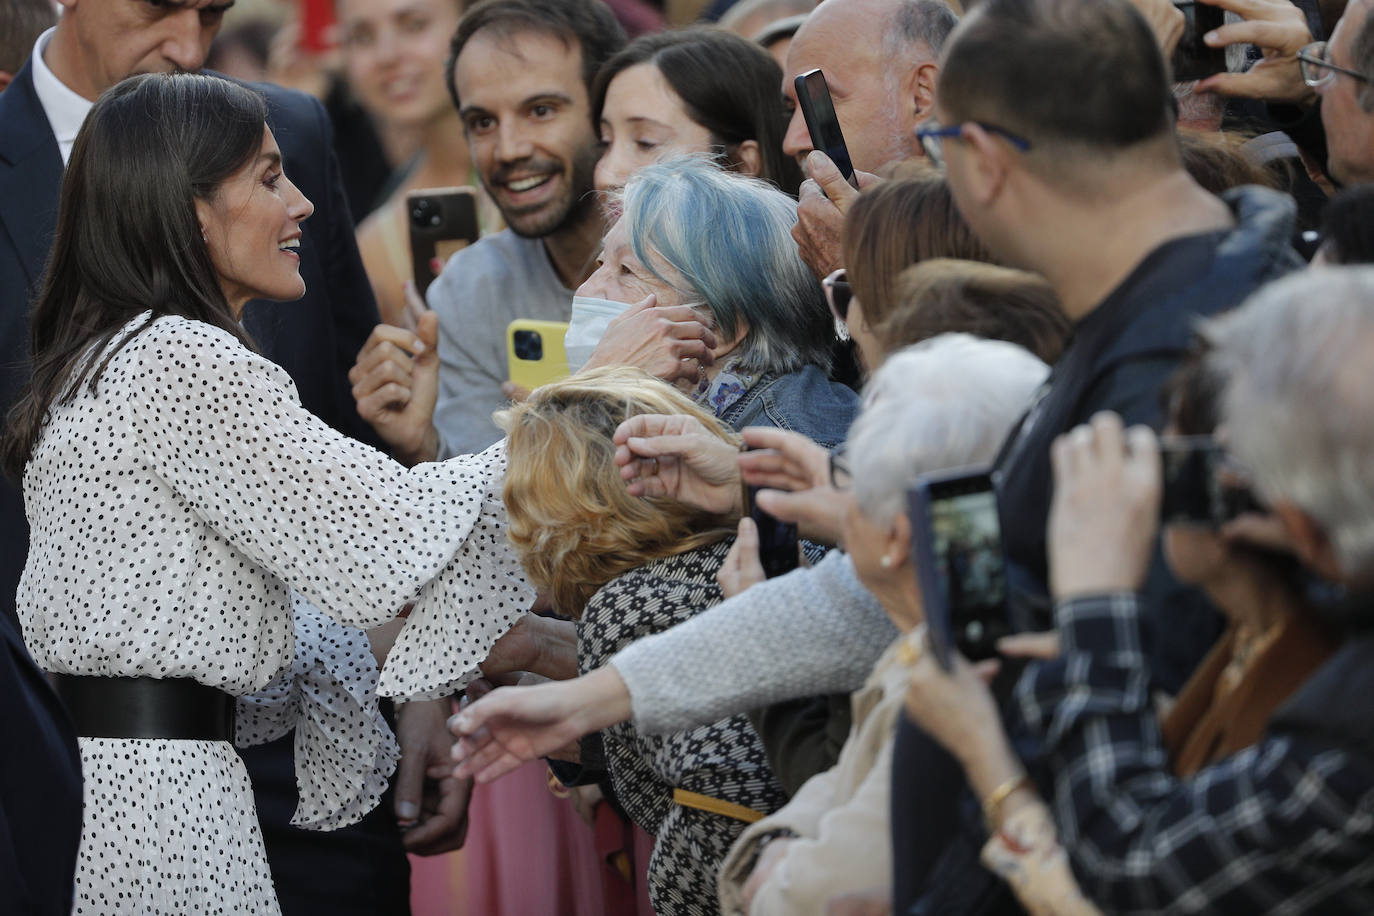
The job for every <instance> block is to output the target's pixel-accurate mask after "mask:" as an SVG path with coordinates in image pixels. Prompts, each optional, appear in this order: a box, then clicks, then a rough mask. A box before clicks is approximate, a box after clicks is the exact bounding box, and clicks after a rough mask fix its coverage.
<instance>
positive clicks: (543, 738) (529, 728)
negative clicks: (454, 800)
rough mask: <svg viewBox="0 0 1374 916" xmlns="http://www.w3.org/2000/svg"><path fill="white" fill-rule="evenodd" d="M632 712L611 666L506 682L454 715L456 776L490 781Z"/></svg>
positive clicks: (626, 691)
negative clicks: (543, 680)
mask: <svg viewBox="0 0 1374 916" xmlns="http://www.w3.org/2000/svg"><path fill="white" fill-rule="evenodd" d="M630 713H631V709H630V691H629V689H628V688H627V687H626V686H625V682H624V681H623V680H621V679H620V675H619V674H618V673H617V672H616V670H615V669H614V668H612V667H610V666H609V665H608V666H606V667H604V668H598V669H597V670H596V671H593V672H591V673H590V674H586V675H583V676H582V677H579V678H576V679H575V680H571V681H556V682H551V683H547V684H537V685H535V686H532V687H502V688H500V689H499V690H495V691H493V692H491V693H489V694H487V695H486V696H484V697H482V698H481V699H480V700H478V701H477V702H475V703H472V704H470V705H469V706H468V707H467V708H466V709H464V710H463V711H462V712H460V713H458V715H456V716H454V717H453V718H451V719H449V731H451V732H452V733H453V735H454V737H456V738H457V739H458V741H457V743H455V744H454V745H453V760H454V762H455V763H457V767H456V768H455V770H454V775H455V776H457V777H459V778H460V779H464V778H468V777H472V778H475V779H476V780H477V781H478V782H480V783H486V782H491V781H492V780H493V779H497V778H499V777H501V776H504V775H505V774H507V773H509V772H511V771H512V770H514V769H515V768H516V767H518V766H520V765H521V764H522V763H525V762H527V761H530V760H534V759H535V758H537V757H544V756H547V755H548V754H551V753H554V752H556V751H558V750H559V749H560V748H563V747H565V746H567V745H568V744H569V743H571V742H573V741H576V740H577V739H578V738H581V737H582V736H583V735H586V734H590V733H591V732H594V731H596V730H598V729H602V728H606V727H607V726H610V725H614V724H616V723H617V722H623V721H625V720H626V719H628V718H629V717H630Z"/></svg>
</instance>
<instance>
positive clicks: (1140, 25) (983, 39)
mask: <svg viewBox="0 0 1374 916" xmlns="http://www.w3.org/2000/svg"><path fill="white" fill-rule="evenodd" d="M939 93H940V95H939V97H940V107H941V109H943V110H944V111H945V112H946V114H947V116H948V118H949V119H950V121H951V122H962V121H987V122H989V123H992V124H995V125H996V126H998V127H1001V128H1003V129H1005V130H1008V131H1011V132H1012V133H1015V134H1020V135H1022V136H1025V137H1027V138H1028V139H1030V140H1031V141H1032V143H1034V142H1035V141H1037V140H1039V141H1047V142H1051V143H1053V142H1066V143H1071V144H1075V145H1083V146H1088V147H1095V148H1100V149H1104V150H1110V149H1120V148H1123V147H1127V146H1131V145H1132V144H1135V143H1139V142H1141V141H1143V140H1149V139H1151V138H1154V137H1157V136H1160V135H1162V134H1165V133H1167V132H1168V131H1170V130H1172V127H1173V115H1172V100H1171V99H1172V97H1171V93H1170V85H1169V76H1168V71H1167V68H1166V66H1165V62H1164V58H1163V55H1162V54H1161V53H1160V50H1159V45H1158V44H1157V43H1156V41H1155V37H1154V34H1153V33H1152V32H1151V31H1150V27H1149V26H1148V25H1147V24H1146V22H1145V20H1144V19H1143V18H1142V17H1141V16H1140V14H1139V13H1137V12H1136V10H1135V8H1134V7H1133V6H1131V4H1130V3H1129V2H1127V0H983V2H981V3H979V4H978V6H977V7H976V9H975V10H974V11H973V12H971V13H970V14H969V15H968V16H967V17H966V18H965V20H964V24H963V27H962V28H961V29H960V31H959V32H958V33H957V34H956V35H955V37H954V38H953V40H952V41H951V43H950V44H949V46H948V48H947V53H946V56H945V63H944V67H943V69H942V71H941V73H940V88H939Z"/></svg>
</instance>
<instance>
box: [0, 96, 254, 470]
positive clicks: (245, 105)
mask: <svg viewBox="0 0 1374 916" xmlns="http://www.w3.org/2000/svg"><path fill="white" fill-rule="evenodd" d="M266 122H267V104H266V102H265V101H264V99H263V97H262V96H261V95H259V94H258V93H256V92H254V91H252V90H251V89H247V88H245V87H243V86H240V85H238V84H237V83H231V82H229V81H228V80H225V79H221V78H219V77H214V76H205V75H199V74H189V73H176V74H163V73H156V74H144V75H141V76H134V77H130V78H129V79H126V80H124V81H123V82H121V83H119V84H118V85H116V86H114V87H112V88H110V89H109V90H108V91H106V92H105V93H104V94H103V95H102V96H101V97H100V99H99V100H98V101H97V102H96V103H95V106H94V107H93V108H92V109H91V111H90V114H89V115H88V116H87V117H86V121H85V123H84V124H82V126H81V131H80V133H78V134H77V136H76V144H75V146H73V148H72V155H71V161H70V162H69V163H68V165H67V172H66V175H65V177H64V178H63V180H62V193H61V198H60V200H59V203H58V209H57V234H56V237H55V239H54V240H53V248H52V254H51V256H50V257H49V259H48V266H47V269H46V271H45V272H44V276H43V282H42V287H41V292H40V293H39V296H38V299H37V302H36V303H35V304H34V307H33V313H32V316H31V321H30V325H31V337H30V358H31V360H32V366H33V375H32V378H31V380H30V382H29V384H28V386H27V387H26V388H25V389H24V391H23V393H22V394H21V396H20V398H19V401H18V402H17V403H16V404H15V406H14V409H13V410H12V412H11V413H10V418H9V421H10V422H9V430H8V434H7V435H6V437H5V442H4V445H3V462H4V467H5V470H6V471H8V472H9V473H10V474H11V475H13V476H14V477H16V478H18V477H20V476H22V474H23V469H24V465H25V464H26V463H27V462H28V460H29V456H30V455H31V454H32V453H33V448H34V445H35V444H36V443H37V441H38V437H39V435H40V434H41V433H42V430H43V425H44V423H45V422H46V418H47V415H48V411H49V410H50V408H51V407H52V406H53V405H54V404H59V403H66V402H68V401H69V400H71V399H72V398H73V397H74V396H75V395H76V393H77V391H78V390H79V389H80V388H81V386H83V385H89V386H90V387H91V389H92V390H94V389H95V387H96V385H97V384H98V383H99V380H100V376H101V374H102V373H103V372H104V370H105V367H106V366H107V365H108V364H109V362H110V359H111V358H113V356H114V355H115V354H116V353H117V352H119V349H120V348H121V347H123V346H124V344H126V343H128V341H129V340H131V339H132V338H133V337H135V336H137V335H138V334H139V333H141V332H142V331H143V330H145V329H146V328H147V327H148V326H149V325H151V324H152V323H153V322H154V321H155V320H157V319H158V318H160V317H162V316H164V315H179V316H181V317H183V318H192V319H195V320H197V321H203V322H205V323H207V324H211V325H214V326H215V327H217V328H222V329H224V330H225V331H227V332H229V333H230V334H232V335H234V336H235V337H237V338H238V339H239V340H241V341H242V342H243V343H244V344H245V345H249V346H251V342H250V341H249V340H248V337H247V335H246V334H245V333H244V332H243V329H242V328H241V327H240V326H239V323H238V321H237V320H235V318H234V314H233V311H232V310H231V309H230V307H229V302H228V300H227V299H226V298H225V296H224V291H223V289H221V287H220V282H219V275H218V273H217V272H216V271H215V267H214V264H213V263H212V262H211V260H210V249H209V247H208V246H207V245H206V244H205V240H204V239H203V238H202V237H201V232H200V221H199V219H198V218H197V216H196V204H195V202H196V200H198V199H199V200H209V199H212V198H213V197H214V195H215V193H216V192H217V190H218V189H219V186H220V184H221V183H222V182H223V181H224V180H225V179H226V178H228V177H229V176H230V175H232V174H234V173H235V172H236V171H238V170H239V169H240V168H241V167H242V166H243V165H245V164H246V163H247V162H249V161H250V160H251V159H252V158H253V157H254V156H255V155H256V154H257V152H258V150H259V149H261V147H262V132H263V127H264V125H265V124H266ZM143 312H150V313H151V314H150V315H149V317H148V320H147V321H145V322H143V323H142V324H141V325H140V326H139V327H138V328H137V329H136V330H135V331H134V332H133V333H132V334H129V335H127V336H126V337H125V338H124V340H122V341H120V343H119V344H118V345H117V346H115V347H113V348H109V350H108V352H107V353H106V355H105V358H104V359H103V360H101V361H100V362H99V363H98V364H97V363H96V362H95V361H94V360H87V359H86V355H87V354H90V353H99V352H101V351H102V350H105V349H106V348H107V346H108V345H109V343H110V342H111V341H112V340H113V338H114V337H115V335H116V334H117V333H118V332H119V330H120V329H121V328H122V327H124V325H126V324H128V323H129V321H131V320H132V319H134V318H135V317H137V316H138V315H140V314H142V313H143Z"/></svg>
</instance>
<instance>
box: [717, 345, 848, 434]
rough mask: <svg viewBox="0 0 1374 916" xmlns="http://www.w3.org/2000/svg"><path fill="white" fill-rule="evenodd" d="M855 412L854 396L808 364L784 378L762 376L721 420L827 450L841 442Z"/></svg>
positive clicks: (815, 367)
mask: <svg viewBox="0 0 1374 916" xmlns="http://www.w3.org/2000/svg"><path fill="white" fill-rule="evenodd" d="M858 412H859V396H858V395H857V394H855V393H854V392H853V391H852V390H851V389H849V388H847V387H845V386H844V385H841V384H840V383H839V382H832V381H830V379H829V378H827V377H826V375H825V373H824V372H822V371H821V369H820V368H819V367H817V366H812V365H807V366H803V367H802V368H801V369H798V370H797V371H796V372H789V373H787V374H786V375H775V374H774V373H771V372H769V373H765V374H764V376H763V377H762V378H760V379H759V381H758V382H757V384H755V385H754V387H752V388H750V389H749V390H748V391H746V392H745V393H744V394H743V395H742V396H741V397H740V399H739V400H738V401H736V402H735V403H734V404H732V405H730V407H729V408H728V409H727V410H726V411H725V413H723V414H722V415H721V417H720V419H721V421H722V422H724V423H727V424H729V426H730V427H731V428H732V429H744V428H745V427H746V426H774V427H777V428H778V429H787V430H791V431H792V432H796V433H801V434H802V435H803V436H806V437H807V438H808V439H810V440H812V441H813V442H816V443H817V444H819V445H821V446H824V447H825V448H828V449H829V448H834V447H835V446H837V445H839V444H840V443H841V442H843V441H844V439H845V436H846V435H847V434H848V432H849V424H850V423H852V422H854V416H855V414H857V413H858Z"/></svg>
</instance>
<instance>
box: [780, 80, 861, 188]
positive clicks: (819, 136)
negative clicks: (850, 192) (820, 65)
mask: <svg viewBox="0 0 1374 916" xmlns="http://www.w3.org/2000/svg"><path fill="white" fill-rule="evenodd" d="M793 85H794V86H795V87H796V90H797V104H798V105H800V106H801V110H802V117H804V118H805V119H806V129H807V130H809V131H810V132H811V146H812V147H813V148H815V149H818V150H820V151H821V152H823V153H825V154H826V155H827V156H829V157H830V160H831V161H832V162H834V163H835V165H836V166H837V167H838V168H839V170H840V174H841V175H843V176H844V177H845V180H846V181H848V182H849V183H850V184H851V185H853V186H854V187H855V188H856V189H857V188H858V187H859V181H858V179H857V178H855V177H854V163H852V162H850V161H849V147H847V146H845V145H844V134H843V133H841V132H840V120H839V118H837V117H835V103H834V102H833V101H831V99H830V87H829V86H828V85H826V82H825V74H824V73H822V72H821V71H820V70H808V71H806V72H805V73H803V74H801V75H800V76H798V77H797V78H796V79H795V80H794V81H793Z"/></svg>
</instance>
